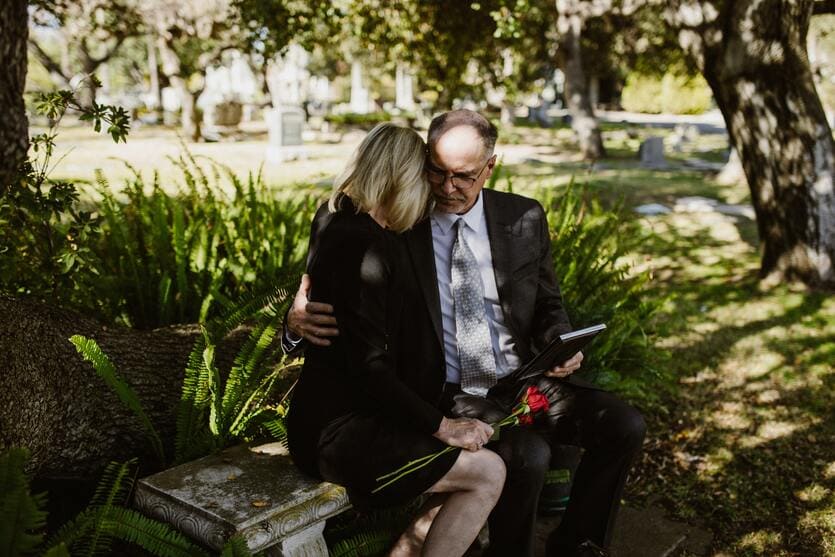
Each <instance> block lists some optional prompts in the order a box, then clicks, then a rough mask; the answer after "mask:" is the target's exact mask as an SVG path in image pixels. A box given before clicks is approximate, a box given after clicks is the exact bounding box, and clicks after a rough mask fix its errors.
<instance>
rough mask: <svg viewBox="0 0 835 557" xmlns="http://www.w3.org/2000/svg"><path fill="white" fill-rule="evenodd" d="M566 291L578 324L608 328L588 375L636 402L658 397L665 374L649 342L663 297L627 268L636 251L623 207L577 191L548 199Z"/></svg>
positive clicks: (595, 348) (571, 189)
mask: <svg viewBox="0 0 835 557" xmlns="http://www.w3.org/2000/svg"><path fill="white" fill-rule="evenodd" d="M543 205H544V206H545V207H546V213H547V216H548V222H549V225H550V227H551V238H552V242H551V246H552V254H553V258H554V265H555V268H556V274H557V277H558V278H559V280H560V288H561V290H562V294H563V298H564V299H565V302H566V306H567V308H568V313H569V317H570V319H571V322H572V324H573V325H574V326H575V327H577V328H579V327H583V326H588V325H593V324H596V323H605V324H606V326H607V329H606V332H605V333H604V334H602V335H600V336H599V337H598V338H597V339H595V342H594V344H593V345H592V346H591V348H590V350H589V351H588V353H587V354H586V356H587V359H586V360H584V361H583V369H584V373H588V374H590V376H591V377H590V378H592V379H594V380H595V381H597V382H598V383H600V384H602V385H604V386H608V387H614V388H616V389H618V390H621V391H623V392H625V393H627V394H629V395H631V396H633V397H641V398H653V394H654V393H653V391H652V385H653V384H654V383H656V382H657V381H656V380H657V379H658V378H659V375H660V371H659V370H658V369H657V368H656V367H655V366H654V364H655V363H656V362H657V359H658V356H657V354H656V353H655V350H654V348H653V344H652V341H651V331H652V326H653V325H652V317H653V315H654V314H655V313H656V312H657V311H658V310H659V309H660V307H661V305H662V304H663V302H664V300H663V299H658V298H650V297H648V296H647V295H646V286H647V284H648V282H649V275H648V274H647V273H637V274H636V273H632V272H631V270H630V268H629V265H627V264H625V263H623V258H624V257H625V256H626V255H627V254H628V252H629V250H630V248H632V247H634V246H632V245H630V243H629V241H628V238H629V237H630V234H628V228H627V226H628V225H624V224H623V221H622V220H621V215H620V213H621V207H620V206H617V207H615V208H614V210H606V209H604V208H603V206H602V205H601V203H600V201H599V199H598V198H596V197H595V196H592V195H590V194H589V192H588V191H587V190H586V189H584V188H582V189H578V188H577V187H575V186H574V185H573V183H571V184H569V186H568V187H567V188H566V189H565V191H564V192H563V193H562V194H560V195H556V194H553V193H551V192H549V193H546V194H545V195H544V198H543Z"/></svg>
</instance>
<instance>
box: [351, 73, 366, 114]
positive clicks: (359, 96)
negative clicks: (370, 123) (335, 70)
mask: <svg viewBox="0 0 835 557" xmlns="http://www.w3.org/2000/svg"><path fill="white" fill-rule="evenodd" d="M370 102H371V94H370V93H369V91H368V88H367V87H366V86H365V80H364V78H363V72H362V64H361V63H360V62H359V61H358V60H354V61H353V62H352V63H351V112H354V113H356V114H368V113H369V112H371V110H370V109H369V108H370V107H369V104H370Z"/></svg>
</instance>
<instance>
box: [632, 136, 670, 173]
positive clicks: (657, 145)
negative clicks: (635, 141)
mask: <svg viewBox="0 0 835 557" xmlns="http://www.w3.org/2000/svg"><path fill="white" fill-rule="evenodd" d="M638 156H639V157H640V158H641V166H643V167H644V168H656V169H658V168H667V167H668V166H669V165H668V164H667V160H666V159H665V158H664V138H662V137H659V136H652V137H648V138H646V139H645V140H644V141H642V142H641V147H640V148H639V149H638Z"/></svg>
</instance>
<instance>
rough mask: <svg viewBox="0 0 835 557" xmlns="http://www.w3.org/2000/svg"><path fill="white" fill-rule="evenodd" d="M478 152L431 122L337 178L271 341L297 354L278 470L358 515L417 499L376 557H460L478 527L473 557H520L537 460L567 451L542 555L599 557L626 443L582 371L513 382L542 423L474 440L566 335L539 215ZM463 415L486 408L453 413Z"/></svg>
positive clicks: (619, 419)
mask: <svg viewBox="0 0 835 557" xmlns="http://www.w3.org/2000/svg"><path fill="white" fill-rule="evenodd" d="M497 135H498V134H497V130H496V128H495V126H493V125H492V124H491V123H490V122H489V121H488V120H487V119H485V118H484V117H483V116H481V115H479V114H478V113H475V112H472V111H468V110H457V111H452V112H447V113H444V114H441V115H440V116H438V117H436V118H435V119H434V120H433V121H432V123H431V125H430V127H429V133H428V144H424V142H423V140H422V139H421V138H420V136H419V135H418V134H417V133H416V132H414V131H413V130H411V129H407V128H402V127H398V126H395V125H391V124H381V125H379V126H377V127H376V128H374V129H373V130H372V131H371V132H370V133H369V134H368V136H367V137H366V138H365V139H364V140H363V141H362V143H361V144H360V146H359V147H358V149H357V151H356V152H355V154H354V157H353V159H352V161H351V162H350V163H349V165H348V167H347V168H346V170H345V171H344V173H343V174H342V175H341V176H340V177H339V178H338V179H337V181H336V183H335V187H334V193H333V195H332V196H331V199H330V202H329V203H328V204H327V205H325V206H323V207H321V208H320V209H319V211H318V212H317V214H316V217H315V219H314V222H313V225H312V232H311V238H310V253H309V255H308V273H309V279H308V277H305V278H304V279H303V281H302V285H301V287H300V289H299V292H298V293H297V295H296V299H295V300H294V303H293V306H292V308H291V309H290V311H289V312H288V316H287V320H286V323H285V332H284V344H285V349H287V350H294V349H297V348H299V347H300V346H304V348H305V363H304V368H303V370H302V373H301V377H300V379H299V382H298V384H297V386H296V389H295V392H294V395H293V400H292V404H291V409H290V414H289V417H288V429H289V444H290V452H291V455H292V457H293V460H294V462H295V463H296V464H297V466H299V468H301V469H302V470H303V471H304V472H306V473H308V474H310V475H312V476H315V477H318V478H322V479H324V480H327V481H330V482H334V483H337V484H340V485H343V486H345V487H346V488H347V490H348V494H349V496H350V498H351V501H352V503H353V504H354V505H355V506H356V507H358V508H374V507H385V506H392V505H398V504H404V503H406V502H408V501H410V500H412V499H414V498H415V497H417V496H420V495H422V494H427V497H426V498H425V503H424V505H423V506H422V508H421V509H420V511H419V512H418V514H417V516H416V517H415V518H414V520H413V521H412V523H411V524H410V526H409V527H408V528H407V530H406V531H405V532H404V533H403V534H402V535H401V536H400V538H399V539H398V540H397V542H396V544H395V546H394V547H393V548H392V550H391V555H443V556H452V555H463V554H464V552H465V551H466V550H467V548H468V547H469V546H470V545H471V543H472V542H473V540H474V539H475V537H476V536H477V534H478V532H479V530H480V529H481V528H482V526H483V525H484V523H485V522H488V524H489V538H490V543H489V546H488V548H487V549H486V550H485V553H484V554H485V555H491V556H509V557H515V556H528V555H532V554H533V545H534V526H535V520H536V509H537V503H538V498H539V492H540V490H541V488H542V485H543V483H544V479H545V474H546V472H547V471H548V468H549V463H550V460H551V446H552V445H554V444H574V445H578V446H580V447H583V449H584V454H583V456H582V459H581V461H580V464H579V466H578V469H577V472H576V474H575V477H574V482H573V486H572V491H571V499H570V502H569V505H568V508H567V509H566V511H565V514H564V516H563V519H562V521H561V523H560V526H559V527H558V529H557V530H555V531H554V532H552V533H551V535H550V536H549V538H548V542H547V554H548V555H549V556H555V557H562V556H574V555H577V556H579V555H605V554H606V549H605V548H606V547H607V546H608V544H609V541H610V536H611V531H612V527H613V524H614V518H615V514H616V512H617V507H618V504H619V500H620V494H621V491H622V488H623V484H624V481H625V478H626V474H627V471H628V469H629V466H630V464H631V462H632V460H633V459H634V457H635V455H636V454H637V452H638V450H639V448H640V445H641V442H642V440H643V436H644V430H645V426H644V422H643V419H642V418H641V415H640V414H639V413H638V412H637V411H636V410H635V409H634V408H633V407H631V406H629V405H628V404H626V403H625V402H623V401H621V400H620V399H618V398H617V397H615V396H614V395H612V394H611V393H608V392H606V391H604V390H601V389H598V388H596V387H594V386H593V385H591V384H589V383H587V382H584V381H583V380H582V379H580V378H579V377H577V376H575V375H573V372H574V371H576V370H577V369H578V368H579V367H580V365H581V361H582V353H578V354H577V355H576V356H574V357H573V358H571V359H570V360H568V361H566V362H563V363H562V364H560V365H558V366H556V367H554V368H553V369H551V370H549V371H547V372H546V373H545V374H544V375H542V376H540V377H539V378H537V379H535V380H529V381H533V383H534V384H535V385H536V386H537V387H538V388H539V390H540V391H542V392H543V393H544V394H545V395H546V396H547V397H548V399H549V401H550V403H551V404H550V408H549V410H548V412H547V414H546V415H545V416H543V417H542V419H540V420H537V422H536V423H535V424H534V426H533V427H530V428H522V427H515V428H508V429H505V430H503V431H502V433H501V436H499V438H498V439H496V440H491V436H492V435H493V429H492V427H491V426H490V425H488V424H489V423H493V422H495V421H498V420H500V419H501V418H502V417H504V416H503V415H502V414H501V412H500V411H498V410H497V409H503V408H504V409H507V408H511V407H513V405H514V403H515V400H514V399H515V397H516V396H517V393H519V391H520V389H524V387H525V386H526V385H525V384H520V382H519V381H518V380H516V379H514V378H513V377H512V376H511V373H512V372H513V371H514V370H515V369H517V368H518V367H519V366H520V365H521V364H522V363H524V362H526V361H527V360H529V359H530V358H531V357H532V356H533V355H534V354H536V353H537V352H538V351H539V350H541V349H542V348H543V347H544V346H545V345H546V344H547V343H548V342H549V341H550V340H551V339H553V338H554V337H555V336H557V335H559V334H562V333H565V332H568V331H570V330H571V325H570V323H569V320H568V316H567V315H566V311H565V308H564V307H563V301H562V297H561V295H560V290H559V287H558V283H557V278H556V276H555V274H554V266H553V262H552V260H551V248H550V238H549V232H548V223H547V222H546V218H545V213H544V211H543V209H542V207H541V206H540V204H539V203H537V202H536V201H534V200H531V199H528V198H525V197H522V196H519V195H513V194H508V193H502V192H496V191H493V190H489V189H484V184H485V183H486V182H487V180H489V178H490V176H491V175H492V173H493V171H494V168H495V164H496V155H495V154H494V152H493V150H494V147H495V144H496V139H497ZM473 400H476V401H478V400H483V401H485V403H486V404H485V405H483V406H482V405H479V404H468V403H466V402H462V401H473ZM485 409H486V410H485ZM447 446H451V447H456V448H457V449H458V450H453V451H450V452H447V453H445V454H444V455H443V456H441V457H439V458H437V459H435V460H433V461H432V462H431V463H430V464H429V465H427V466H424V467H422V468H420V469H419V470H417V471H416V472H415V473H413V474H409V475H407V476H405V477H403V478H401V479H400V480H398V481H397V482H395V483H393V484H391V485H390V486H388V487H386V488H385V489H382V490H378V491H375V487H376V486H377V478H379V477H381V476H383V475H385V474H388V473H389V472H392V471H393V470H396V469H398V468H400V467H401V466H403V465H404V464H405V463H407V462H410V461H412V460H415V459H418V458H421V457H424V456H426V455H428V454H431V453H435V452H438V451H439V450H441V449H443V448H445V447H447Z"/></svg>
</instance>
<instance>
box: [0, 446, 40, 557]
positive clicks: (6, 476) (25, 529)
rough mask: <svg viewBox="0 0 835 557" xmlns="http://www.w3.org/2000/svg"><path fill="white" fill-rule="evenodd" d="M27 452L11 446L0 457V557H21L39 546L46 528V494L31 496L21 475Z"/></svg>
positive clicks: (23, 473)
mask: <svg viewBox="0 0 835 557" xmlns="http://www.w3.org/2000/svg"><path fill="white" fill-rule="evenodd" d="M28 458H29V451H27V450H26V449H21V448H17V447H13V448H11V449H9V450H7V451H5V452H4V453H2V454H0V556H3V557H5V556H15V555H25V554H28V553H31V552H33V551H34V550H35V549H36V548H37V547H38V545H40V543H41V541H42V539H43V535H42V534H41V533H40V530H42V529H43V528H44V527H45V526H46V512H44V511H43V510H42V509H43V508H44V506H45V505H46V495H45V494H43V493H41V494H37V495H32V494H30V492H29V479H28V478H27V477H26V474H25V472H24V466H25V463H26V460H28Z"/></svg>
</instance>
